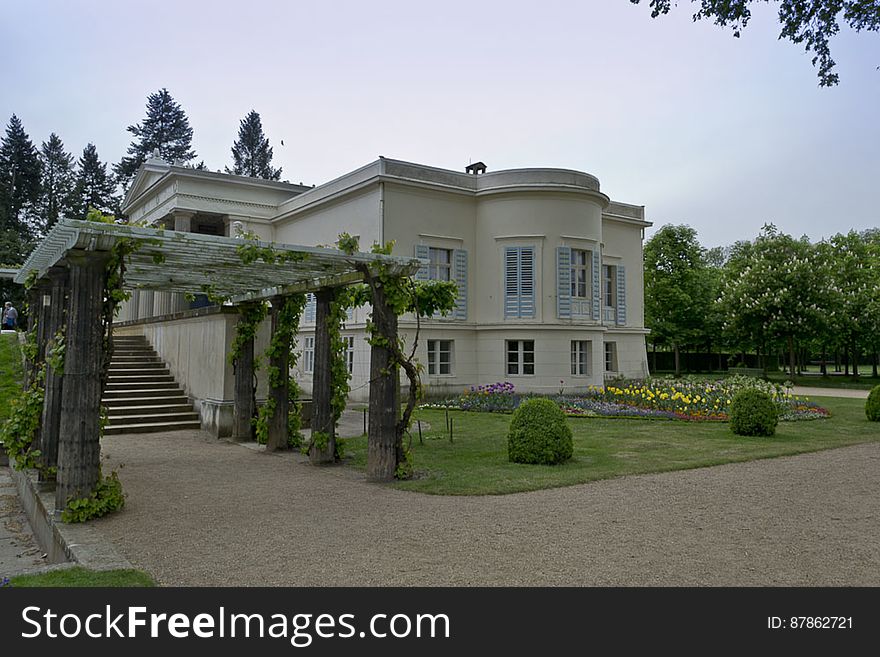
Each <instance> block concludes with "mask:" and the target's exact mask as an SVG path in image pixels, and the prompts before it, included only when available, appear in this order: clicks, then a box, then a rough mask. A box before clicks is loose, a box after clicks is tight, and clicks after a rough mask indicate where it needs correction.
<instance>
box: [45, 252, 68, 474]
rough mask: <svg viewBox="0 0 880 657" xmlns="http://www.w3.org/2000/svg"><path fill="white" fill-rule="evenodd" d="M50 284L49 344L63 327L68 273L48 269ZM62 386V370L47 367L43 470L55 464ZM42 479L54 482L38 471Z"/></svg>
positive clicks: (47, 319) (47, 323)
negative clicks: (57, 370)
mask: <svg viewBox="0 0 880 657" xmlns="http://www.w3.org/2000/svg"><path fill="white" fill-rule="evenodd" d="M49 279H50V280H51V281H52V288H51V291H50V301H49V312H48V314H47V318H46V336H47V349H48V345H52V344H54V342H55V334H56V333H58V331H60V330H61V329H62V328H63V327H64V311H65V308H66V307H67V280H68V272H67V269H66V268H65V267H53V268H52V269H50V270H49ZM63 385H64V371H63V370H62V371H60V372H56V371H55V370H54V369H53V368H52V367H51V366H50V365H48V364H47V365H46V382H45V394H44V396H43V418H42V434H41V444H40V451H41V452H42V455H41V456H40V460H41V462H42V464H43V466H44V468H52V467H56V466H57V465H58V435H59V430H60V426H61V394H62V389H63ZM40 479H41V480H54V479H55V476H54V475H47V474H45V473H44V470H40Z"/></svg>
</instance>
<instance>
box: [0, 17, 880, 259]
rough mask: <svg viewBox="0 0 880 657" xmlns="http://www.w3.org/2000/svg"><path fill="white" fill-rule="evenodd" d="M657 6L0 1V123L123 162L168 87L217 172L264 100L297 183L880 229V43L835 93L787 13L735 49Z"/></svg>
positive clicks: (276, 142)
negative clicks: (785, 31) (445, 174)
mask: <svg viewBox="0 0 880 657" xmlns="http://www.w3.org/2000/svg"><path fill="white" fill-rule="evenodd" d="M647 2H648V0H643V4H642V5H639V6H636V5H632V4H630V3H629V2H628V1H627V0H580V1H574V0H572V1H569V2H557V1H552V0H544V1H543V2H535V1H534V0H531V1H530V2H518V1H512V0H505V1H504V2H496V1H495V0H482V1H481V0H471V1H469V2H458V1H457V0H446V1H444V2H442V3H423V2H413V0H408V1H406V2H384V1H383V0H372V1H370V2H365V1H363V0H359V1H357V2H335V1H333V0H327V1H325V2H309V3H301V2H299V3H298V2H281V1H278V2H261V1H258V0H249V1H248V2H241V1H240V0H239V1H235V2H233V1H228V0H213V1H211V2H185V1H183V0H180V1H179V2H177V3H130V2H119V0H114V1H112V2H104V1H101V2H98V1H78V2H75V1H70V0H68V1H66V2H49V1H45V0H43V1H41V0H31V1H29V2H22V1H19V0H15V1H12V0H0V10H2V12H0V15H2V22H0V61H2V62H3V64H2V67H0V121H3V122H4V123H5V121H7V120H8V118H9V116H11V114H12V113H16V114H17V115H18V116H19V117H20V118H21V120H22V121H23V123H24V127H25V129H26V130H27V131H28V133H29V135H30V136H31V138H32V139H33V141H34V142H35V143H37V144H39V142H41V141H43V140H44V139H46V137H47V136H48V135H49V133H50V132H52V131H55V132H57V133H58V134H59V135H60V136H61V138H62V139H63V140H64V143H65V145H66V146H67V148H68V149H69V150H72V151H74V152H75V153H76V154H77V155H79V153H80V152H81V151H82V148H83V147H84V146H85V144H86V143H87V142H89V141H92V142H94V143H95V144H96V146H97V148H98V153H99V155H100V157H101V158H102V160H105V161H109V162H117V161H118V160H119V159H120V158H121V157H122V155H124V153H125V148H126V146H127V145H128V143H129V141H130V138H131V135H130V134H129V133H127V132H126V131H125V128H126V126H128V125H130V124H132V123H136V122H138V121H141V120H142V119H143V116H144V113H145V109H144V108H145V102H146V97H147V95H148V94H149V93H151V92H154V91H156V90H157V89H159V88H160V87H167V88H168V90H169V91H170V92H171V94H172V95H173V96H174V98H175V99H176V100H177V101H178V102H180V103H181V105H182V106H183V108H184V109H185V111H186V112H187V114H188V116H189V119H190V124H191V125H192V127H193V130H194V137H193V145H194V147H195V149H196V151H197V152H198V157H199V159H204V160H205V162H206V164H207V165H208V167H209V168H211V169H214V170H216V169H218V168H222V167H223V166H224V165H228V164H229V163H230V157H231V156H230V151H229V149H230V147H231V145H232V141H233V140H234V139H235V136H236V133H237V130H238V123H239V120H240V119H241V118H242V117H243V116H244V115H245V114H246V113H247V111H248V110H250V109H251V108H253V109H256V110H257V111H258V112H259V113H260V114H261V116H262V119H263V126H264V129H265V131H266V133H267V135H268V136H269V138H270V141H271V144H272V145H273V146H274V148H275V164H276V165H280V166H282V167H283V169H284V171H283V175H282V177H283V178H285V179H288V180H290V181H291V182H300V181H302V182H304V183H306V184H321V183H322V182H326V181H328V180H330V179H332V178H334V177H336V176H338V175H341V174H343V173H345V172H347V171H350V170H352V169H354V168H356V167H358V166H361V165H363V164H366V163H368V162H371V161H373V160H375V159H376V158H377V157H378V156H379V155H384V156H386V157H391V158H397V159H402V160H408V161H412V162H418V163H422V164H427V165H432V166H438V167H445V168H450V169H456V170H463V167H464V166H465V165H467V164H468V162H470V161H477V160H482V161H484V162H486V163H487V164H488V166H489V169H490V170H498V169H507V168H515V167H529V166H541V167H544V166H547V167H563V168H570V169H577V170H581V171H587V172H589V173H592V174H594V175H596V176H597V177H598V178H599V180H600V182H601V186H602V190H603V191H604V192H605V193H607V194H608V195H610V196H611V197H612V198H614V199H616V200H620V201H626V202H629V203H635V204H640V205H645V206H646V213H647V216H648V218H649V220H651V221H653V222H654V223H655V227H659V226H660V225H662V224H665V223H687V224H690V225H691V226H693V227H694V228H696V229H697V231H698V232H699V234H700V238H701V241H702V242H703V243H704V244H705V245H707V246H715V245H719V244H728V243H731V242H733V241H735V240H738V239H750V238H752V237H754V236H755V234H756V233H757V231H758V229H759V228H760V226H761V225H762V224H763V223H765V222H768V221H772V222H774V223H775V224H777V225H778V226H779V227H781V228H782V229H783V230H784V231H786V232H791V233H795V234H798V235H800V234H803V233H806V234H808V235H810V236H811V237H813V238H814V239H815V238H819V237H821V236H823V235H829V234H831V233H833V232H836V231H837V230H846V229H849V228H851V227H852V228H857V229H863V228H867V227H871V226H878V225H880V204H878V202H877V198H878V187H880V120H878V119H880V71H878V70H877V66H878V65H880V36H878V35H877V34H871V33H862V34H854V33H851V32H850V31H849V30H848V28H844V29H842V31H841V33H840V35H839V36H838V37H837V38H835V39H834V41H833V42H832V54H833V56H834V58H835V59H836V60H837V63H838V72H839V74H840V78H841V83H840V85H839V86H837V87H834V88H830V89H820V88H819V87H818V86H817V78H816V70H815V69H814V68H813V67H812V66H811V63H810V56H809V55H808V54H806V53H804V52H803V49H802V47H801V46H798V45H794V44H791V43H790V42H788V41H779V40H777V35H778V32H779V27H778V23H777V21H776V17H775V14H774V11H773V7H774V6H775V4H776V3H772V5H770V6H765V5H763V4H758V5H757V6H755V7H754V9H753V16H754V17H753V19H752V23H751V24H750V26H749V28H748V29H747V30H746V31H745V32H744V33H743V37H742V38H740V39H735V38H733V37H732V35H731V34H730V33H729V32H728V31H724V30H722V29H720V28H717V27H715V26H713V25H711V24H710V23H706V22H703V23H693V22H692V21H691V18H690V16H691V13H692V11H693V8H692V6H691V5H690V3H688V2H680V3H679V5H678V6H677V7H676V8H674V9H673V12H672V14H671V15H669V16H665V17H661V18H658V19H656V20H652V19H651V18H650V10H649V7H648V6H647ZM281 139H283V140H284V144H285V145H284V146H281V145H280V140H281Z"/></svg>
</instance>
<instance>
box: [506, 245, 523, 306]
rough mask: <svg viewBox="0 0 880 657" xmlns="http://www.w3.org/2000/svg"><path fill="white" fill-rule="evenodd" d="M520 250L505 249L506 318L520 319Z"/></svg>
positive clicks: (511, 247)
mask: <svg viewBox="0 0 880 657" xmlns="http://www.w3.org/2000/svg"><path fill="white" fill-rule="evenodd" d="M519 316H520V315H519V249H518V248H516V247H514V246H508V247H505V249H504V318H505V319H507V318H508V317H519Z"/></svg>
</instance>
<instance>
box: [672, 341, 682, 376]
mask: <svg viewBox="0 0 880 657" xmlns="http://www.w3.org/2000/svg"><path fill="white" fill-rule="evenodd" d="M672 348H673V351H674V352H675V376H681V354H680V353H679V349H678V343H675V344H674V345H672Z"/></svg>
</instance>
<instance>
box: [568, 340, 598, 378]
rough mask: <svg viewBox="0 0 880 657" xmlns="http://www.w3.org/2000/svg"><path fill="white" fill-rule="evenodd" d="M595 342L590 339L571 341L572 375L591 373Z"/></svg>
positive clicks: (587, 374)
mask: <svg viewBox="0 0 880 657" xmlns="http://www.w3.org/2000/svg"><path fill="white" fill-rule="evenodd" d="M592 351H593V343H592V342H590V341H589V340H572V341H571V374H572V376H589V375H590V354H591V353H592Z"/></svg>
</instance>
